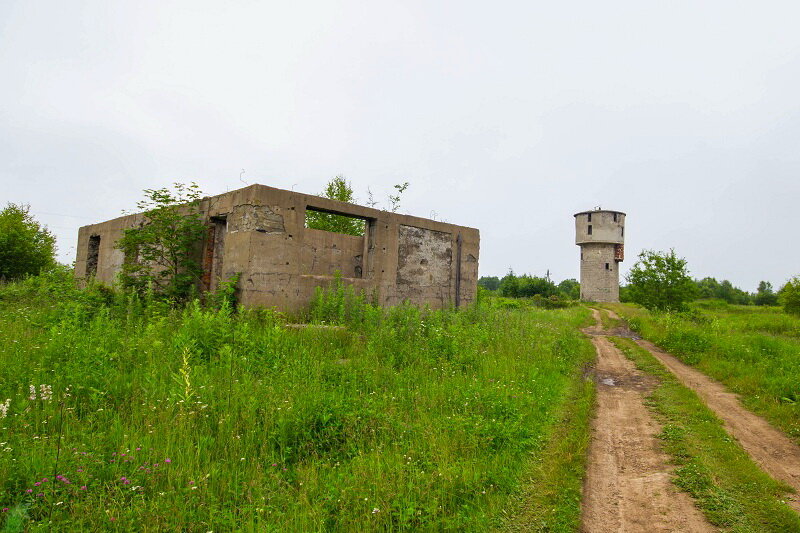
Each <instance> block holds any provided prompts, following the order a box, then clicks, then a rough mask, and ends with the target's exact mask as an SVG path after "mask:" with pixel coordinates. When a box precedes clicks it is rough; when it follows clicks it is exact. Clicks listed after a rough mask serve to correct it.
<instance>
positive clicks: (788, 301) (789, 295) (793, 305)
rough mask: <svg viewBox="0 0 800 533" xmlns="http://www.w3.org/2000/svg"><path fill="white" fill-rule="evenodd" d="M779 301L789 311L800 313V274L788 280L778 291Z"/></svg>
mask: <svg viewBox="0 0 800 533" xmlns="http://www.w3.org/2000/svg"><path fill="white" fill-rule="evenodd" d="M778 301H779V302H780V304H781V305H782V306H783V310H784V311H786V312H787V313H791V314H793V315H800V276H795V277H794V278H792V279H790V280H789V281H787V282H786V285H784V286H783V287H782V288H781V290H780V291H778Z"/></svg>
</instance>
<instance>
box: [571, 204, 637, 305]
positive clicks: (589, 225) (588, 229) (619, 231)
mask: <svg viewBox="0 0 800 533" xmlns="http://www.w3.org/2000/svg"><path fill="white" fill-rule="evenodd" d="M575 244H577V245H578V246H580V247H581V300H583V301H587V302H618V301H619V263H621V262H622V261H623V260H624V259H625V213H622V212H620V211H608V210H606V209H599V208H598V209H595V210H594V211H583V212H581V213H576V214H575Z"/></svg>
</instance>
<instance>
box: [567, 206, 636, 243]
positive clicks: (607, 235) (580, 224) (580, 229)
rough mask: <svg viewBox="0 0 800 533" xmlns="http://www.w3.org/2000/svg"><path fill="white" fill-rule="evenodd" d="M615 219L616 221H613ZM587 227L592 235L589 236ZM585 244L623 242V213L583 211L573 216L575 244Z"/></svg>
mask: <svg viewBox="0 0 800 533" xmlns="http://www.w3.org/2000/svg"><path fill="white" fill-rule="evenodd" d="M615 219H616V220H615ZM589 226H591V227H592V233H591V234H589ZM585 242H612V243H617V244H622V243H624V242H625V213H622V212H620V211H584V212H583V213H578V214H576V215H575V244H583V243H585Z"/></svg>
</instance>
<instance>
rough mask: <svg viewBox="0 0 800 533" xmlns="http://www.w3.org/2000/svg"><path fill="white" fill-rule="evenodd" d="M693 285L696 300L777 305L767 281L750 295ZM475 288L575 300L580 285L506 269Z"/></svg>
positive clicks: (700, 282)
mask: <svg viewBox="0 0 800 533" xmlns="http://www.w3.org/2000/svg"><path fill="white" fill-rule="evenodd" d="M694 284H695V287H696V289H697V290H696V297H697V298H698V299H710V298H715V299H719V300H725V301H726V302H728V303H730V304H737V305H778V295H777V293H776V292H775V290H774V289H773V287H772V284H771V283H770V282H769V281H762V282H760V283H759V284H758V287H757V289H756V292H752V293H750V292H747V291H744V290H742V289H740V288H739V287H735V286H734V285H733V284H732V283H731V282H730V281H728V280H723V281H717V280H716V279H715V278H710V277H708V278H703V279H696V280H694ZM478 286H479V287H482V288H483V289H486V290H488V291H493V292H497V293H498V294H499V295H500V296H506V297H509V298H529V297H533V296H535V295H540V296H542V297H545V298H549V297H553V296H555V297H559V298H563V299H568V300H577V299H578V298H580V291H581V289H580V283H579V282H578V281H577V280H575V279H565V280H564V281H562V282H560V283H558V284H556V283H555V282H554V281H552V280H550V279H549V278H546V277H538V276H532V275H529V274H522V275H517V274H515V273H514V271H513V270H509V272H508V274H506V275H505V276H503V277H502V278H499V277H497V276H483V277H481V278H480V279H479V280H478ZM619 298H620V300H621V301H623V302H628V301H630V298H629V295H628V290H627V287H626V286H624V285H622V286H620V289H619Z"/></svg>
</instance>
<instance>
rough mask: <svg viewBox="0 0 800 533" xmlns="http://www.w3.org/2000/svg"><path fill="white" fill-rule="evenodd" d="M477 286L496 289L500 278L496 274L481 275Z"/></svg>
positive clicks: (491, 289)
mask: <svg viewBox="0 0 800 533" xmlns="http://www.w3.org/2000/svg"><path fill="white" fill-rule="evenodd" d="M478 287H483V288H484V289H486V290H489V291H496V290H497V289H498V288H499V287H500V278H498V277H497V276H483V277H481V278H480V279H479V280H478Z"/></svg>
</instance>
